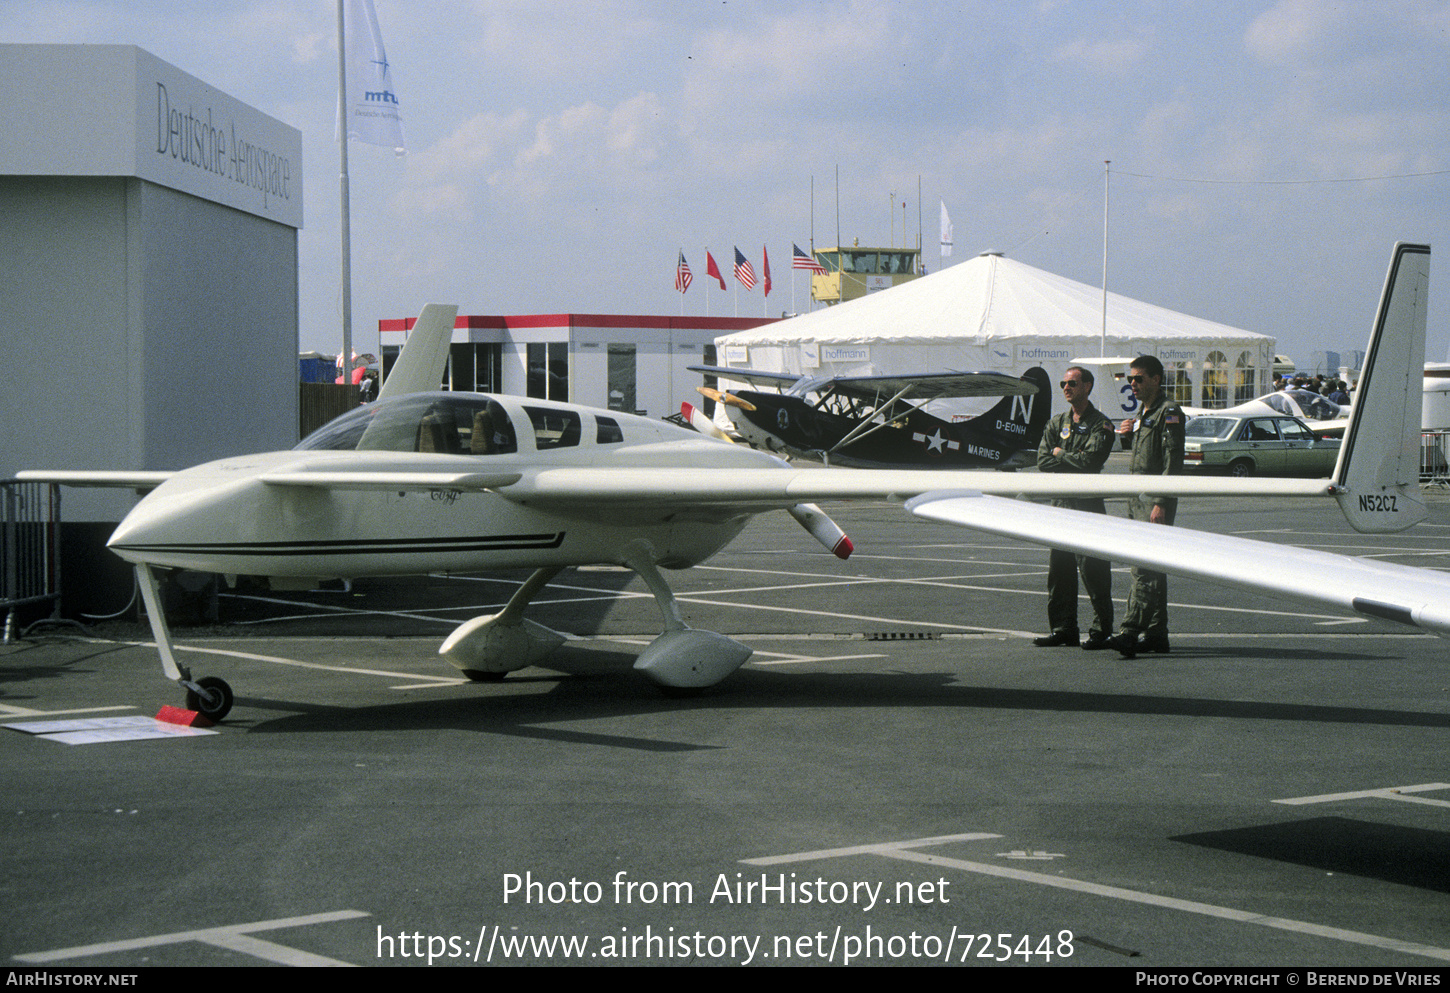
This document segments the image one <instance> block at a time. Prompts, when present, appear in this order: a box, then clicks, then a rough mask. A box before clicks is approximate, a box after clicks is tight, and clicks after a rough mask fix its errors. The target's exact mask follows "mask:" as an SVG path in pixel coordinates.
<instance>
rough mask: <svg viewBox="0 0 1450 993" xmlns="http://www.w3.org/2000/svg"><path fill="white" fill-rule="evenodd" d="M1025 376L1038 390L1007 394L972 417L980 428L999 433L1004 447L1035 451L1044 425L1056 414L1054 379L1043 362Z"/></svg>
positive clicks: (993, 433)
mask: <svg viewBox="0 0 1450 993" xmlns="http://www.w3.org/2000/svg"><path fill="white" fill-rule="evenodd" d="M1022 378H1023V379H1025V380H1027V381H1028V382H1029V383H1031V384H1032V385H1033V386H1036V387H1037V392H1036V393H1033V394H1031V395H1029V396H1015V397H1011V396H1008V397H1003V398H1002V399H1001V400H998V401H997V403H996V404H995V405H994V406H993V407H992V408H991V409H990V410H988V411H987V412H986V413H985V414H979V415H978V416H976V417H974V418H972V421H973V423H974V425H975V426H976V427H977V428H978V429H979V430H981V431H985V432H987V433H989V434H992V435H995V436H997V438H998V439H999V441H1000V442H1001V444H1002V446H1003V447H1004V448H1008V449H1023V448H1031V449H1033V450H1034V451H1035V450H1036V448H1037V446H1038V444H1039V443H1040V442H1041V441H1042V429H1043V428H1045V427H1047V422H1048V420H1049V419H1050V418H1051V417H1052V380H1051V379H1049V378H1048V375H1047V373H1046V371H1044V370H1043V369H1042V368H1041V367H1039V366H1033V367H1032V368H1031V369H1028V370H1027V371H1026V372H1024V373H1023V374H1022Z"/></svg>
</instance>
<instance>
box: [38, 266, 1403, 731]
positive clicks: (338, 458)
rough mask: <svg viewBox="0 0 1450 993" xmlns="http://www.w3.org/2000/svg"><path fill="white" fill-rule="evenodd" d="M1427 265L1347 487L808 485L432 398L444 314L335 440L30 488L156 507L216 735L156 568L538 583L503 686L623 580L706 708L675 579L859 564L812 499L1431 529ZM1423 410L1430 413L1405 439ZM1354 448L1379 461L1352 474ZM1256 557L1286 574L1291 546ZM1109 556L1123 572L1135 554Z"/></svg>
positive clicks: (174, 671)
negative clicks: (1190, 499)
mask: <svg viewBox="0 0 1450 993" xmlns="http://www.w3.org/2000/svg"><path fill="white" fill-rule="evenodd" d="M1417 253H1418V254H1417ZM1428 255H1429V253H1428V249H1423V248H1419V249H1416V248H1413V247H1411V248H1404V249H1398V250H1397V254H1396V264H1395V265H1394V266H1392V267H1391V272H1390V280H1389V283H1388V284H1387V287H1386V292H1385V298H1384V300H1383V301H1382V303H1381V315H1380V319H1379V320H1378V321H1377V323H1376V331H1375V336H1374V338H1373V339H1372V341H1371V348H1370V351H1369V355H1370V360H1369V361H1367V362H1366V366H1365V376H1364V378H1363V379H1362V380H1361V384H1362V385H1361V390H1362V391H1364V390H1369V389H1372V390H1374V391H1375V392H1374V393H1373V396H1375V397H1382V398H1383V402H1381V403H1368V402H1366V403H1361V404H1359V405H1358V406H1357V407H1356V416H1357V418H1358V417H1359V415H1361V413H1363V415H1364V416H1363V417H1362V423H1361V420H1356V422H1355V424H1356V425H1358V427H1359V430H1358V432H1357V433H1356V431H1355V430H1354V429H1353V428H1352V429H1351V432H1350V436H1349V438H1348V439H1347V441H1346V443H1345V445H1344V449H1343V453H1342V454H1341V456H1340V462H1339V467H1338V470H1337V472H1336V476H1335V478H1334V479H1333V480H1329V479H1322V480H1299V479H1241V480H1225V479H1206V478H1201V477H1193V476H1155V477H1152V478H1146V477H1143V476H1128V475H1107V476H1102V475H1088V474H1080V475H1074V474H1038V473H1003V472H993V471H951V470H947V471H941V470H915V471H910V470H900V471H895V470H893V471H885V470H873V469H823V468H810V469H794V468H791V467H790V466H789V465H788V464H787V463H785V462H782V461H781V460H779V459H777V458H775V457H774V456H772V455H768V454H766V453H763V452H757V451H754V450H752V449H749V448H746V447H745V446H743V445H734V444H728V443H726V442H724V441H721V440H720V439H718V438H713V437H709V436H706V435H702V434H699V433H697V432H694V431H691V430H689V429H686V428H681V427H676V426H674V425H671V424H668V423H665V422H663V421H653V420H649V419H647V418H643V417H635V416H632V415H628V414H621V413H617V412H613V411H605V410H593V409H590V408H587V407H579V406H574V405H571V404H563V403H550V402H548V401H544V400H534V399H526V398H522V397H508V396H491V395H485V394H472V393H446V392H425V391H430V390H433V389H434V388H435V387H436V386H437V384H438V383H439V381H440V379H441V377H442V372H443V368H444V363H445V361H446V359H447V355H448V345H449V340H450V337H451V331H452V327H453V322H454V315H455V313H456V308H451V307H444V306H439V305H429V306H428V307H427V308H425V309H424V311H423V313H422V315H421V316H420V317H419V319H418V321H417V324H416V325H415V327H414V329H413V333H412V335H411V337H410V338H409V339H408V343H407V345H406V347H405V348H404V350H403V354H402V355H401V356H400V357H399V360H398V363H397V364H396V366H395V367H394V369H393V371H392V373H391V375H390V376H389V377H388V379H387V380H386V382H385V383H384V385H383V388H382V391H381V393H380V394H379V398H378V400H377V401H376V402H374V403H372V404H369V405H367V406H365V407H361V408H358V409H357V410H355V411H353V412H351V413H349V414H345V415H343V416H342V417H340V418H338V419H337V420H335V421H333V422H331V423H329V424H328V425H325V426H324V427H323V428H321V429H320V430H319V431H317V432H314V433H313V434H312V435H309V436H308V437H307V438H306V439H304V440H303V441H302V443H301V444H300V445H298V447H297V448H295V449H292V450H290V451H285V452H269V453H264V454H259V455H250V456H243V457H238V458H229V459H222V460H220V461H217V462H210V463H206V464H204V465H200V466H196V467H194V468H191V469H186V470H181V471H178V472H134V473H128V472H89V471H27V472H24V473H20V474H19V475H20V478H23V479H28V480H34V481H41V482H55V483H61V484H66V485H80V486H121V487H128V488H135V489H139V490H150V492H149V493H147V494H146V495H145V496H144V497H143V498H142V499H141V501H140V502H139V503H138V504H137V505H136V507H135V508H134V509H133V510H132V511H131V512H130V513H129V514H128V515H127V516H126V518H125V519H124V520H123V521H122V522H121V524H120V526H119V527H117V529H116V531H115V533H114V534H113V535H112V536H111V539H110V541H109V543H108V544H109V546H110V547H111V548H112V549H113V550H114V551H115V552H116V553H117V554H118V555H120V556H121V557H122V558H123V559H125V560H127V561H128V562H131V563H132V564H133V565H134V566H135V570H136V576H137V580H138V583H139V586H140V589H141V593H142V598H143V600H144V602H145V606H146V612H147V614H148V617H149V620H150V623H151V627H152V631H153V633H154V635H155V639H156V644H157V648H158V652H159V654H160V656H161V663H162V669H163V671H164V672H165V674H166V676H167V677H168V678H170V679H172V680H174V681H176V682H178V683H179V684H180V685H181V686H182V687H184V688H185V689H186V691H187V704H188V706H189V707H190V708H191V709H194V710H200V711H201V712H203V713H204V714H206V715H207V716H209V717H211V718H213V719H220V718H222V717H223V716H225V714H226V713H227V711H228V710H229V709H230V707H231V704H232V692H231V689H230V687H228V686H227V684H226V683H225V682H224V681H222V680H220V679H217V678H215V677H204V678H201V679H195V680H194V679H193V678H192V675H191V672H190V670H189V669H187V668H185V667H183V666H181V665H179V664H178V663H177V661H176V657H175V649H174V647H173V643H172V640H171V634H170V632H169V630H168V628H167V624H166V618H165V616H164V615H163V613H162V610H161V603H160V596H159V591H158V585H157V577H156V570H158V569H190V570H197V571H202V572H210V573H218V574H221V575H224V576H229V577H235V576H238V575H248V576H262V577H268V578H269V579H270V580H271V581H272V582H273V583H274V585H280V586H290V587H294V588H295V587H298V586H305V585H310V584H312V583H314V582H316V581H318V580H321V579H328V578H352V577H358V576H385V575H416V574H424V573H437V572H477V571H486V570H494V569H515V568H531V569H534V570H535V571H534V573H533V574H532V575H531V576H530V577H529V579H528V580H527V581H526V582H524V584H523V585H522V586H521V587H520V588H519V590H518V592H517V593H516V594H515V595H514V596H513V598H512V599H511V600H510V601H509V603H508V605H507V606H506V607H505V608H504V609H503V610H502V611H501V612H500V613H498V614H493V615H488V616H484V617H477V618H474V619H472V620H470V621H467V622H465V623H463V624H462V625H460V626H459V627H458V628H457V629H456V630H455V631H454V632H453V633H452V634H451V635H450V636H449V637H448V638H447V639H446V640H445V641H444V642H443V645H442V647H441V648H440V649H439V652H440V653H441V654H442V655H443V656H445V657H446V658H447V660H448V661H449V662H450V663H451V664H453V665H454V666H455V667H457V668H458V669H460V670H461V671H463V673H464V674H466V675H468V676H469V677H470V678H473V679H478V680H485V679H497V678H502V676H503V674H504V673H506V672H510V671H513V670H515V669H521V668H523V667H525V666H527V665H530V664H532V663H534V662H536V661H538V660H539V659H541V658H543V657H544V656H545V655H546V654H548V653H549V652H550V651H552V650H553V649H554V648H556V647H557V646H558V645H559V644H560V643H561V642H562V641H563V637H562V636H561V635H559V634H557V633H555V632H553V631H550V630H549V629H547V628H545V627H543V626H542V625H539V624H536V623H534V622H532V621H529V620H526V619H525V618H524V617H523V616H522V615H523V610H524V608H525V606H527V604H528V603H529V601H530V600H531V599H532V598H533V597H534V596H535V595H537V594H538V592H539V591H540V590H542V589H543V588H544V586H545V585H547V583H548V582H549V581H550V580H551V579H552V578H553V576H554V575H555V574H557V573H558V572H559V570H560V569H563V568H565V567H567V566H579V565H592V564H601V563H604V564H614V565H622V566H626V567H628V568H630V569H632V570H634V571H635V572H637V573H638V574H639V575H640V577H641V578H642V579H643V580H644V581H645V583H646V584H647V585H648V586H649V589H650V592H651V593H652V594H653V595H654V597H655V600H656V603H657V604H658V606H659V608H660V612H661V614H662V615H663V618H664V632H663V633H662V634H661V635H660V636H659V637H658V638H656V639H655V640H654V641H652V642H651V643H650V644H649V646H648V647H646V649H645V650H644V651H643V652H642V653H640V656H639V658H638V660H637V661H636V663H635V668H637V669H640V670H642V671H643V672H644V673H645V674H646V675H648V676H649V677H650V678H651V679H653V680H654V681H655V682H657V683H659V684H660V685H662V686H664V687H666V688H678V689H695V688H700V687H704V686H710V685H712V684H714V683H716V682H719V681H720V680H721V679H723V678H725V677H726V676H727V675H729V674H730V673H731V672H733V671H734V670H735V669H736V668H738V667H739V666H740V665H741V664H742V663H743V662H744V661H745V659H746V658H747V657H748V656H749V655H750V653H751V650H750V649H749V648H748V647H746V646H745V645H742V644H740V643H739V642H736V641H733V640H732V639H730V638H727V637H725V636H723V635H719V634H716V633H714V632H710V631H702V630H695V629H691V628H689V627H688V626H687V625H686V624H685V623H684V621H683V619H682V618H681V615H680V611H679V607H678V604H677V603H676V601H675V598H674V596H673V594H672V593H671V592H670V588H669V586H668V584H667V583H666V581H665V579H664V577H663V575H662V574H661V572H660V570H661V568H668V569H676V568H685V567H688V566H691V565H695V564H698V563H700V562H702V561H704V560H706V559H708V558H709V557H710V556H711V555H713V554H715V553H716V552H718V551H719V550H720V549H721V548H723V547H724V546H725V545H726V544H727V543H729V542H730V541H731V539H733V538H734V537H735V536H736V535H737V534H738V533H739V532H740V530H741V529H742V528H743V527H744V525H745V523H746V522H747V520H748V519H749V518H750V517H751V516H752V515H754V514H757V513H761V512H764V511H768V510H774V509H786V510H788V511H790V512H791V514H792V515H793V516H794V517H795V518H796V519H797V520H798V521H799V522H800V523H801V524H802V525H804V526H805V527H806V528H807V529H808V530H810V531H811V533H812V534H813V535H814V536H815V537H816V538H817V539H818V540H819V541H821V542H822V544H824V545H825V546H826V547H827V548H829V549H831V550H832V551H833V552H835V553H836V554H837V555H839V556H841V557H843V558H844V557H845V556H846V555H849V554H850V551H851V545H850V541H849V540H848V539H846V537H845V535H844V534H843V533H842V532H841V529H840V528H839V527H837V526H836V525H835V524H834V523H833V522H832V521H831V520H830V518H828V517H827V516H826V515H825V514H823V513H821V511H820V510H819V509H818V508H817V507H815V506H814V505H813V503H812V502H811V501H817V500H862V499H865V500H881V499H890V500H907V499H909V498H912V497H920V496H922V495H923V494H940V493H941V491H944V490H950V491H953V492H955V493H957V494H960V493H961V492H962V491H971V492H972V493H973V494H975V495H974V496H973V497H970V498H963V497H953V498H952V499H950V500H940V499H935V497H934V496H933V497H923V499H924V500H926V499H930V500H932V501H933V502H931V503H929V504H925V506H923V505H922V504H916V505H914V509H915V510H916V512H917V513H923V511H924V509H925V507H935V508H937V509H938V510H941V509H943V508H955V507H956V506H958V505H959V504H966V503H971V504H973V505H975V506H990V507H991V508H993V509H992V511H991V513H989V514H988V515H987V516H989V517H990V516H993V515H1000V517H1001V518H1002V519H1004V520H1007V521H1014V520H1021V521H1032V520H1035V519H1036V518H1035V517H1032V516H1030V515H1036V514H1039V513H1041V512H1046V511H1049V510H1050V508H1039V507H1033V506H1029V505H1025V504H1023V503H1020V502H1015V501H1007V500H997V501H991V500H990V499H989V498H990V497H991V496H993V495H997V496H1008V497H1026V498H1032V497H1058V496H1102V497H1128V496H1135V495H1138V494H1140V493H1144V492H1147V493H1149V494H1161V495H1165V496H1212V495H1219V496H1222V495H1239V496H1275V495H1279V496H1309V495H1329V494H1333V495H1335V496H1337V497H1338V499H1339V502H1340V505H1341V507H1342V508H1344V510H1345V513H1346V514H1347V515H1348V516H1349V517H1350V520H1351V521H1352V522H1353V523H1354V526H1355V527H1357V528H1360V529H1361V530H1372V531H1391V530H1399V529H1401V528H1403V527H1408V526H1409V525H1410V524H1413V523H1415V522H1416V521H1418V520H1420V519H1421V518H1422V517H1423V516H1424V505H1423V503H1422V502H1421V500H1420V497H1419V486H1418V459H1417V454H1418V414H1419V408H1418V398H1419V395H1420V365H1421V363H1422V361H1423V359H1422V355H1423V342H1424V324H1425V318H1424V303H1423V294H1424V285H1425V280H1426V278H1427V272H1428ZM1402 256H1403V257H1404V258H1407V259H1410V260H1412V261H1416V262H1418V261H1419V260H1421V259H1423V264H1422V265H1419V266H1418V267H1417V266H1413V265H1412V266H1408V269H1409V270H1411V271H1410V272H1409V273H1408V275H1406V274H1404V273H1401V272H1400V263H1399V260H1400V259H1401V257H1402ZM1397 274H1398V275H1397ZM1397 278H1398V279H1399V280H1400V289H1395V287H1396V285H1397V284H1396V280H1397ZM1406 298H1412V300H1413V302H1409V303H1407V302H1405V301H1406ZM1417 321H1418V329H1419V337H1418V339H1415V337H1414V327H1415V325H1416V322H1417ZM1416 342H1417V343H1416ZM1377 343H1378V344H1377ZM1417 348H1418V351H1417V350H1416V349H1417ZM1412 353H1413V354H1412ZM1376 362H1378V363H1380V365H1381V366H1382V367H1385V368H1387V369H1388V370H1389V371H1386V372H1385V374H1384V375H1383V376H1382V377H1381V376H1380V374H1379V372H1378V371H1376V377H1377V378H1376V380H1375V381H1374V382H1372V383H1371V382H1370V381H1369V380H1370V372H1371V370H1372V369H1373V368H1374V364H1375V363H1376ZM1401 367H1408V368H1411V369H1412V370H1413V372H1414V375H1413V377H1412V378H1407V377H1406V376H1404V375H1403V370H1402V368H1401ZM1401 379H1405V382H1404V383H1401V382H1400V380H1401ZM1411 379H1412V381H1411ZM1381 380H1383V383H1382V382H1381ZM1411 386H1413V391H1411ZM1361 395H1362V396H1368V395H1369V394H1365V393H1363V392H1362V394H1361ZM1411 395H1413V397H1414V398H1415V401H1416V404H1417V405H1416V407H1415V410H1414V417H1413V418H1410V419H1406V417H1405V416H1403V410H1404V409H1405V408H1407V407H1408V401H1409V398H1410V396H1411ZM1397 398H1398V400H1397ZM1397 407H1398V408H1400V409H1399V411H1398V412H1397ZM1371 415H1373V416H1371ZM1397 432H1398V433H1397ZM1407 432H1408V433H1407ZM1407 446H1408V453H1407V454H1406V452H1405V451H1404V450H1405V449H1406V447H1407ZM1356 448H1358V449H1359V450H1360V451H1361V453H1362V455H1361V456H1357V457H1355V458H1353V459H1351V453H1352V451H1353V450H1355V449H1356ZM1391 456H1393V457H1391ZM954 513H955V511H954ZM1058 514H1067V515H1068V516H1066V517H1060V518H1059V517H1057V516H1056V515H1054V517H1053V519H1054V520H1058V521H1061V522H1065V527H1066V529H1067V530H1074V531H1086V530H1087V529H1088V525H1089V523H1095V522H1096V521H1099V520H1101V521H1103V522H1104V523H1107V522H1106V519H1103V518H1100V517H1099V516H1098V515H1087V514H1075V513H1072V512H1066V511H1059V512H1058ZM947 519H953V520H956V519H958V518H956V517H948V518H947ZM1084 519H1090V520H1089V521H1085V520H1084ZM973 526H978V525H975V524H974V525H973ZM982 527H983V529H984V530H991V529H990V528H987V527H986V526H985V525H982ZM1033 527H1035V525H1034V524H1029V525H1027V526H1025V527H1022V528H1020V529H1018V531H1014V532H1013V533H1019V531H1020V532H1021V533H1022V536H1024V537H1033V538H1038V537H1040V536H1038V535H1033V534H1031V533H1030V532H1031V531H1032V529H1033ZM1155 535H1158V536H1161V537H1163V538H1164V539H1165V540H1166V541H1168V542H1169V544H1168V546H1167V551H1166V552H1165V555H1167V556H1168V557H1170V558H1183V559H1185V560H1188V559H1194V558H1197V557H1199V553H1198V552H1197V550H1196V549H1194V548H1190V547H1189V546H1187V545H1186V544H1185V546H1184V548H1183V550H1181V551H1178V552H1175V546H1174V544H1173V542H1174V541H1175V539H1182V538H1183V537H1184V536H1185V532H1183V531H1181V530H1177V529H1173V530H1170V529H1166V528H1164V529H1160V531H1159V532H1155ZM1111 540H1117V539H1111ZM1258 547H1261V548H1263V547H1273V549H1274V555H1275V556H1276V557H1279V556H1282V554H1283V550H1282V549H1279V548H1278V546H1258ZM1094 551H1099V549H1097V548H1096V547H1095V548H1094ZM1109 551H1110V552H1111V553H1112V555H1111V557H1113V558H1115V559H1122V558H1123V557H1122V556H1121V555H1120V554H1118V551H1119V550H1118V549H1117V548H1116V547H1113V548H1111V549H1109ZM1345 561H1354V560H1345ZM1158 567H1165V568H1166V566H1161V565H1160V566H1158ZM1266 571H1267V570H1264V569H1263V568H1262V563H1261V562H1254V563H1252V564H1251V565H1246V566H1244V567H1243V570H1242V572H1243V576H1244V577H1262V576H1263V575H1264V573H1265V572H1266ZM1379 600H1383V601H1384V602H1386V603H1390V602H1393V601H1392V600H1390V599H1387V598H1385V597H1379ZM1377 602H1378V601H1377ZM1417 616H1418V615H1417Z"/></svg>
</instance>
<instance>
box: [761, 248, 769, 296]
mask: <svg viewBox="0 0 1450 993" xmlns="http://www.w3.org/2000/svg"><path fill="white" fill-rule="evenodd" d="M760 257H761V259H762V260H763V262H764V266H763V269H764V272H763V273H762V275H763V277H764V279H765V295H766V296H770V253H769V252H768V251H766V250H765V246H764V245H761V246H760Z"/></svg>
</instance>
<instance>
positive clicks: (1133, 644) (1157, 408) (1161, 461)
mask: <svg viewBox="0 0 1450 993" xmlns="http://www.w3.org/2000/svg"><path fill="white" fill-rule="evenodd" d="M1128 383H1129V384H1130V385H1131V386H1132V388H1133V396H1135V397H1136V398H1137V399H1138V403H1139V404H1140V406H1139V408H1138V416H1137V417H1136V418H1133V417H1130V418H1128V419H1126V420H1125V421H1123V424H1122V427H1121V428H1120V430H1121V431H1123V432H1124V433H1127V432H1129V431H1132V432H1133V460H1132V463H1131V464H1130V471H1131V472H1134V473H1138V474H1142V475H1161V476H1176V475H1178V474H1180V473H1181V472H1182V471H1183V428H1184V420H1185V418H1184V416H1183V411H1182V410H1181V409H1180V408H1179V407H1178V405H1177V404H1175V403H1170V402H1169V400H1168V397H1167V394H1165V393H1164V391H1163V363H1162V362H1160V361H1158V358H1157V356H1155V355H1140V356H1139V357H1138V358H1136V359H1134V360H1133V364H1132V365H1131V366H1129V368H1128ZM1177 512H1178V501H1177V500H1176V499H1174V498H1171V497H1151V498H1149V499H1146V500H1145V499H1143V498H1142V497H1134V498H1133V499H1132V500H1130V501H1129V502H1128V516H1129V517H1131V518H1132V519H1133V520H1135V521H1151V522H1152V523H1154V524H1172V523H1173V518H1174V517H1175V516H1176V515H1177ZM1112 647H1113V648H1116V649H1117V650H1118V651H1119V652H1121V653H1122V655H1123V657H1124V658H1129V659H1130V658H1133V657H1134V656H1135V655H1137V654H1138V653H1139V652H1158V653H1160V654H1166V653H1167V652H1168V577H1167V576H1165V575H1163V573H1161V572H1151V571H1149V570H1147V569H1136V568H1135V569H1134V570H1133V588H1132V591H1131V592H1130V593H1129V594H1128V609H1127V611H1126V612H1125V613H1124V615H1123V627H1122V630H1121V631H1120V632H1119V633H1118V636H1117V637H1115V638H1113V639H1112Z"/></svg>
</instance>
